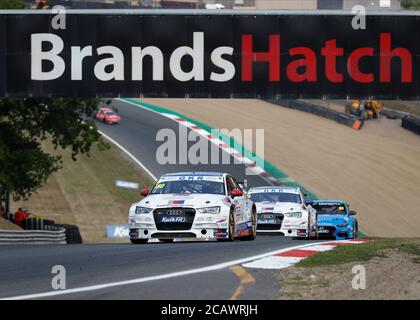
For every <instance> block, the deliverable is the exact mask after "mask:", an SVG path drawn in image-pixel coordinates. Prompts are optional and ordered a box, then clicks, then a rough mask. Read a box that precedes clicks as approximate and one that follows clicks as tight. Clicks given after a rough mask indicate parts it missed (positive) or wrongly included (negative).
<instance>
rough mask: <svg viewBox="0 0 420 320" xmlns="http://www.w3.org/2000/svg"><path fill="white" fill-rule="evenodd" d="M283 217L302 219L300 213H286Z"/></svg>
mask: <svg viewBox="0 0 420 320" xmlns="http://www.w3.org/2000/svg"><path fill="white" fill-rule="evenodd" d="M284 215H285V216H286V217H288V218H302V212H288V213H285V214H284Z"/></svg>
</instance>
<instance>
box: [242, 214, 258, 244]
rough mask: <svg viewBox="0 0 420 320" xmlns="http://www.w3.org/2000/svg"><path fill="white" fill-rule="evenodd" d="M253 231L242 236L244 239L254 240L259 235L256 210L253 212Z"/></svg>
mask: <svg viewBox="0 0 420 320" xmlns="http://www.w3.org/2000/svg"><path fill="white" fill-rule="evenodd" d="M251 228H252V233H251V234H250V235H249V236H245V237H243V238H241V240H244V241H252V240H255V238H256V237H257V214H256V212H255V211H253V212H252V227H251Z"/></svg>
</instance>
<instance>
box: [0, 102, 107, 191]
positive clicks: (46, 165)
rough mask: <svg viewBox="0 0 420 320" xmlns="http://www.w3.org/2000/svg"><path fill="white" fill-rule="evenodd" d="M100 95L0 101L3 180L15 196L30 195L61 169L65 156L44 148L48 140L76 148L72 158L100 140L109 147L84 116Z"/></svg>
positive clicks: (59, 146)
mask: <svg viewBox="0 0 420 320" xmlns="http://www.w3.org/2000/svg"><path fill="white" fill-rule="evenodd" d="M98 103H99V100H98V99H74V98H37V99H35V98H29V99H3V100H0V184H1V185H3V186H4V187H5V188H6V189H7V190H9V191H10V192H11V193H12V194H13V197H14V198H15V199H19V198H27V197H28V196H30V195H31V193H32V192H34V191H35V190H36V189H38V188H39V187H40V186H41V185H42V184H43V183H45V182H46V180H47V178H48V177H49V176H50V175H51V174H52V173H53V172H55V171H57V170H58V169H60V167H61V157H60V156H57V155H51V154H49V153H47V152H45V151H44V150H43V149H42V141H45V140H47V139H48V141H51V143H52V144H53V145H54V147H55V148H56V149H57V148H63V149H66V148H71V150H72V158H73V160H76V159H77V155H78V154H80V153H87V154H88V153H89V150H90V148H91V147H92V145H93V144H94V143H95V142H99V147H102V148H107V147H108V144H107V143H105V142H104V141H103V140H102V139H101V136H100V134H99V132H98V130H97V128H96V125H95V123H94V122H93V121H92V120H88V119H84V118H85V117H84V115H86V114H91V113H92V112H93V110H94V109H95V108H96V106H97V104H98Z"/></svg>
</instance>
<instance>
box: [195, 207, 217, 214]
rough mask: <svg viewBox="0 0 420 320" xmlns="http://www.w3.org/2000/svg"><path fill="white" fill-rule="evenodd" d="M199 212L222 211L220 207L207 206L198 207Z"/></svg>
mask: <svg viewBox="0 0 420 320" xmlns="http://www.w3.org/2000/svg"><path fill="white" fill-rule="evenodd" d="M197 211H198V212H200V213H219V212H220V207H219V206H217V207H206V208H199V209H197Z"/></svg>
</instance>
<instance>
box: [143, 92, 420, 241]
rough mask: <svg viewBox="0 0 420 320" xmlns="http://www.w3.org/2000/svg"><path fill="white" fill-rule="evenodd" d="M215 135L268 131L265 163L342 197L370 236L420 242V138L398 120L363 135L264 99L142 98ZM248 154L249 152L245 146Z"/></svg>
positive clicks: (380, 124) (327, 193)
mask: <svg viewBox="0 0 420 320" xmlns="http://www.w3.org/2000/svg"><path fill="white" fill-rule="evenodd" d="M141 101H144V102H148V103H151V104H155V105H158V106H162V107H165V108H168V109H172V110H175V111H178V112H180V113H182V114H184V115H186V116H188V117H191V118H193V119H196V120H200V121H202V122H204V123H206V124H208V125H210V126H211V127H213V128H228V129H233V128H242V129H244V128H251V129H257V128H263V129H264V130H265V152H264V157H265V158H266V159H267V160H268V161H270V162H271V163H272V164H274V165H275V166H276V167H277V168H279V169H280V170H282V171H284V172H285V173H286V174H288V175H289V176H290V177H291V178H293V179H294V180H296V181H298V182H299V183H301V184H302V185H304V186H305V187H307V188H308V189H309V190H311V191H312V192H314V193H315V194H317V195H318V196H319V197H321V198H330V199H337V198H339V199H340V198H344V199H346V200H348V201H349V203H350V205H351V207H352V209H354V210H356V211H357V212H358V219H359V222H360V227H361V230H362V231H363V232H365V233H366V234H368V235H369V236H385V237H415V236H418V235H420V214H418V208H419V207H420V197H419V196H418V185H419V181H420V161H418V159H420V136H417V135H415V134H413V133H411V132H409V131H407V130H404V129H402V128H401V127H400V124H399V121H397V120H389V119H380V120H379V121H372V122H371V123H369V126H366V127H364V128H363V129H362V130H360V131H356V130H353V129H351V128H349V127H346V126H343V125H340V124H338V123H335V122H334V121H331V120H328V119H324V118H321V117H317V116H315V115H312V114H308V113H305V112H300V111H297V110H291V109H287V108H282V107H280V106H276V105H273V104H270V103H267V102H264V101H260V100H247V99H241V100H235V99H233V100H229V99H212V100H211V99H190V100H186V99H144V100H141ZM245 145H246V146H247V147H248V148H249V149H251V148H252V145H251V144H249V143H248V144H247V143H245Z"/></svg>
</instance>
